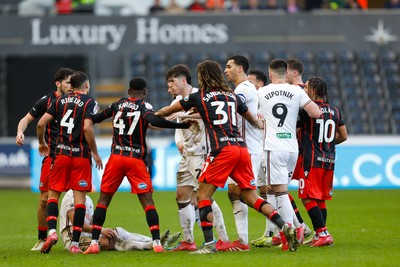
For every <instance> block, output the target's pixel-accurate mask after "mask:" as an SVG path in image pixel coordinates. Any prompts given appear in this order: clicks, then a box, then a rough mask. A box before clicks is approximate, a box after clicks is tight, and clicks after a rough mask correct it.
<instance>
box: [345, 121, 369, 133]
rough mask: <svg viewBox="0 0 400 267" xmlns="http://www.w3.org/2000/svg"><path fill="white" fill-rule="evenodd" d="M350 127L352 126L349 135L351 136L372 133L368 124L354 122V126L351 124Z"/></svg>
mask: <svg viewBox="0 0 400 267" xmlns="http://www.w3.org/2000/svg"><path fill="white" fill-rule="evenodd" d="M349 126H350V127H349V128H350V129H349V130H350V131H349V133H351V134H355V135H357V134H369V133H371V131H370V128H369V124H368V123H362V122H354V123H353V124H351V125H349Z"/></svg>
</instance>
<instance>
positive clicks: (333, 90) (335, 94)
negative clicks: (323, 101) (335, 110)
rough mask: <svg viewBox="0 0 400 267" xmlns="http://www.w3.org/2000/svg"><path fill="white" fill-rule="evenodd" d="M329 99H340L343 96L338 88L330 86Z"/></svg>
mask: <svg viewBox="0 0 400 267" xmlns="http://www.w3.org/2000/svg"><path fill="white" fill-rule="evenodd" d="M328 97H329V99H333V98H340V97H341V94H340V91H339V89H338V87H337V86H328Z"/></svg>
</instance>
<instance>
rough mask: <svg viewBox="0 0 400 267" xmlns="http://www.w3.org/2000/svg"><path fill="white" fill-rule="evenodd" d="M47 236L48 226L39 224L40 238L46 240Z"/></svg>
mask: <svg viewBox="0 0 400 267" xmlns="http://www.w3.org/2000/svg"><path fill="white" fill-rule="evenodd" d="M46 237H47V226H38V239H39V240H44V239H46Z"/></svg>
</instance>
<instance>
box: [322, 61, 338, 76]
mask: <svg viewBox="0 0 400 267" xmlns="http://www.w3.org/2000/svg"><path fill="white" fill-rule="evenodd" d="M319 69H320V71H321V73H322V77H324V75H325V74H336V73H337V69H338V67H337V65H336V63H335V62H321V64H320V65H319Z"/></svg>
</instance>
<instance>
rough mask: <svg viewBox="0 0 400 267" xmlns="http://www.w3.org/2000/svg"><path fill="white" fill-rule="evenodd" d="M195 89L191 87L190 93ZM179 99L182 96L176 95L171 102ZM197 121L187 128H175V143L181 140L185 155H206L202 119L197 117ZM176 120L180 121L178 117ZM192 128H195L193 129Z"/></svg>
mask: <svg viewBox="0 0 400 267" xmlns="http://www.w3.org/2000/svg"><path fill="white" fill-rule="evenodd" d="M197 91H199V89H197V88H194V87H193V88H192V90H191V92H190V93H196V92H197ZM181 99H182V96H181V95H178V96H177V97H176V98H175V100H174V101H173V102H172V103H175V102H177V101H179V100H181ZM197 121H198V122H199V123H198V124H197V125H193V126H191V127H190V128H188V129H176V130H175V143H176V144H177V143H178V142H182V143H183V145H184V149H185V153H186V154H187V155H206V154H207V151H208V147H207V141H206V133H205V126H204V123H203V120H201V119H198V120H197ZM178 122H180V120H179V119H178ZM193 129H196V130H195V131H194V130H193Z"/></svg>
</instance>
